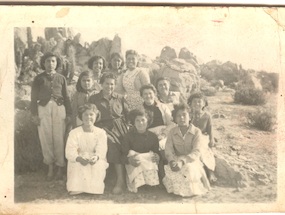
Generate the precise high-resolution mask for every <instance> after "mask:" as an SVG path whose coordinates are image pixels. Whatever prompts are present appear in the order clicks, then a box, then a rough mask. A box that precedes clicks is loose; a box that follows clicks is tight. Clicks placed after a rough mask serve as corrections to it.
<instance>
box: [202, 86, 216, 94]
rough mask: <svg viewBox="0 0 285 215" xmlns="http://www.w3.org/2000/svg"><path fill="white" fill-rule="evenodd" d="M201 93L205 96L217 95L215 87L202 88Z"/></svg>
mask: <svg viewBox="0 0 285 215" xmlns="http://www.w3.org/2000/svg"><path fill="white" fill-rule="evenodd" d="M201 91H202V92H203V93H204V95H205V96H214V95H216V93H217V90H216V88H215V87H203V88H201Z"/></svg>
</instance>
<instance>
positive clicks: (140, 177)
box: [32, 50, 215, 196]
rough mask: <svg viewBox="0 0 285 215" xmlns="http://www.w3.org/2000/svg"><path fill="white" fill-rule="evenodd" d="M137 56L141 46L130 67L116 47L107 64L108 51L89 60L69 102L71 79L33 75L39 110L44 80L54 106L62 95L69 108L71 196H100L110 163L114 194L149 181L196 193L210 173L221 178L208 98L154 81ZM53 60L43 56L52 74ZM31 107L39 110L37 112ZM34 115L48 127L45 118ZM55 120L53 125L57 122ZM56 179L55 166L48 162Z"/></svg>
mask: <svg viewBox="0 0 285 215" xmlns="http://www.w3.org/2000/svg"><path fill="white" fill-rule="evenodd" d="M138 57H139V56H138V54H137V52H136V51H134V50H128V51H127V52H126V56H125V58H126V66H124V58H123V56H122V55H121V54H120V53H113V54H112V55H111V60H110V64H109V68H108V69H107V65H106V61H105V59H104V58H103V57H102V56H94V57H92V58H90V59H89V61H88V68H89V69H90V70H89V71H84V72H82V73H81V74H80V76H79V79H78V82H77V85H76V89H77V91H76V93H75V94H74V95H73V97H72V99H71V101H69V98H68V96H67V93H66V92H65V85H66V82H64V81H62V82H60V84H61V87H58V86H57V87H55V86H54V87H53V85H54V82H53V79H49V80H50V82H49V83H48V81H37V79H39V78H38V77H36V78H35V81H34V84H33V88H32V103H33V104H34V105H35V108H34V110H35V109H36V107H37V108H41V106H44V105H41V104H40V102H41V100H42V98H41V97H42V96H41V93H40V95H37V96H36V95H35V94H38V93H39V91H40V92H41V91H43V90H44V89H41V86H40V84H39V83H42V84H43V85H47V86H46V87H45V89H47V88H48V87H50V88H49V92H51V93H50V95H49V96H48V97H49V98H50V100H49V101H48V104H49V103H50V102H51V103H52V102H53V101H57V100H58V98H59V97H60V98H62V100H63V101H64V102H62V104H61V105H62V106H64V107H65V111H66V113H65V116H66V117H63V119H65V120H66V119H68V117H69V116H70V118H71V122H72V125H73V129H72V130H71V131H70V132H69V135H68V139H67V143H66V147H65V156H66V158H67V160H68V168H67V190H68V192H69V193H70V194H79V193H84V192H85V193H93V194H102V193H103V192H104V188H105V184H104V180H105V177H106V169H107V168H108V166H109V165H113V166H114V169H115V175H116V183H115V185H114V187H113V189H112V191H113V193H114V194H120V193H122V192H123V190H124V187H125V185H126V186H127V188H128V190H129V191H131V192H138V190H139V188H140V187H141V186H143V185H149V186H159V185H160V186H161V185H164V187H165V188H166V190H167V192H169V193H174V194H177V195H181V196H192V195H199V194H203V193H205V192H207V191H208V190H209V189H210V184H209V180H208V179H210V181H213V180H215V176H214V174H213V170H214V166H215V160H214V157H213V154H212V153H211V150H210V149H209V143H210V146H212V144H213V134H212V128H211V127H212V125H211V117H210V115H209V114H208V113H207V112H205V111H204V107H205V106H206V105H207V102H206V100H205V97H204V96H203V95H202V94H201V93H195V94H193V95H191V96H190V98H188V105H187V104H186V98H183V96H182V95H181V94H180V93H179V92H171V91H170V80H169V79H168V78H166V77H161V78H159V79H158V80H157V81H156V86H154V85H152V84H151V83H150V77H149V74H148V72H147V71H146V70H145V69H143V68H140V67H138V60H139V59H138ZM50 58H52V59H53V58H54V59H55V61H56V63H58V59H57V58H56V56H55V55H52V54H50V55H47V56H46V55H45V56H43V58H42V62H43V68H44V69H45V73H46V74H50V73H53V74H54V71H53V70H55V69H56V66H54V68H53V69H50V65H49V64H50ZM124 68H125V69H124ZM39 76H40V75H39ZM37 82H39V83H37ZM54 88H56V89H59V88H60V90H58V91H61V92H62V94H61V95H60V93H57V94H58V96H56V97H55V96H54ZM35 90H37V92H35ZM69 102H70V105H69ZM61 105H59V104H57V106H61ZM190 107H191V108H190ZM70 110H71V111H70ZM52 111H53V110H52ZM50 112H51V111H50ZM32 113H33V114H34V115H35V117H36V116H37V111H34V112H32ZM45 115H48V114H45ZM35 121H36V122H37V123H38V126H39V131H40V130H42V129H43V128H41V126H42V119H41V117H38V118H36V119H35ZM66 121H68V120H66ZM193 123H196V126H198V128H197V127H195V126H194V125H193ZM50 124H51V126H53V122H51V123H50ZM199 128H200V129H199ZM206 135H207V136H206ZM41 144H42V145H43V144H44V145H54V146H55V145H57V144H58V143H56V142H51V143H49V144H46V143H44V142H43V143H42V141H41ZM54 148H56V147H54ZM61 148H62V147H61ZM43 149H44V148H43ZM52 150H53V149H52ZM52 150H50V151H52ZM43 154H45V153H43ZM51 154H52V152H51ZM44 157H45V156H44ZM56 160H57V159H56V158H54V159H52V161H50V162H47V160H46V159H45V158H44V161H45V163H46V164H48V165H49V167H50V166H51V165H52V164H54V163H55V164H56V162H57V161H56ZM205 170H206V171H205ZM51 177H53V171H52V170H50V168H49V173H48V178H51Z"/></svg>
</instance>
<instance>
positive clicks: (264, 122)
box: [247, 109, 277, 131]
mask: <svg viewBox="0 0 285 215" xmlns="http://www.w3.org/2000/svg"><path fill="white" fill-rule="evenodd" d="M247 119H248V123H249V125H251V126H252V127H255V128H257V129H259V130H262V131H273V130H274V129H275V125H276V122H277V118H276V111H275V112H274V111H273V110H271V109H262V110H261V109H259V110H257V111H255V112H250V113H248V115H247Z"/></svg>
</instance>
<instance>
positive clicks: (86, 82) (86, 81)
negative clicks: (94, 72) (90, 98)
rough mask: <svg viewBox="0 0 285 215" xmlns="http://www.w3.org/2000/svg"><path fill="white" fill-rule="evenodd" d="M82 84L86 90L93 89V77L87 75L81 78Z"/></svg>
mask: <svg viewBox="0 0 285 215" xmlns="http://www.w3.org/2000/svg"><path fill="white" fill-rule="evenodd" d="M80 84H81V87H82V88H83V89H84V90H90V89H92V86H93V78H92V77H90V76H87V75H85V76H83V77H82V78H81V82H80Z"/></svg>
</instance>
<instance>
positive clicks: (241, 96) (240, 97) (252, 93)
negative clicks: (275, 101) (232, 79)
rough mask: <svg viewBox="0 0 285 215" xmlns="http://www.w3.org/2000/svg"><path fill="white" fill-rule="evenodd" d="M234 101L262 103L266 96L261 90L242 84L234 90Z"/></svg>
mask: <svg viewBox="0 0 285 215" xmlns="http://www.w3.org/2000/svg"><path fill="white" fill-rule="evenodd" d="M234 102H235V103H241V104H244V105H263V104H265V103H266V102H267V98H266V94H265V93H264V92H263V91H262V90H258V89H254V88H249V87H245V86H244V87H239V89H237V90H236V92H235V94H234Z"/></svg>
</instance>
